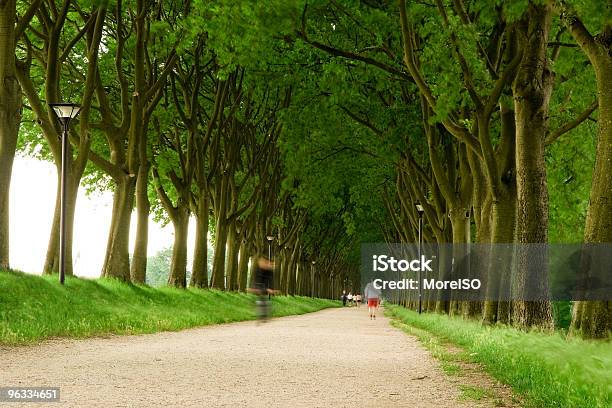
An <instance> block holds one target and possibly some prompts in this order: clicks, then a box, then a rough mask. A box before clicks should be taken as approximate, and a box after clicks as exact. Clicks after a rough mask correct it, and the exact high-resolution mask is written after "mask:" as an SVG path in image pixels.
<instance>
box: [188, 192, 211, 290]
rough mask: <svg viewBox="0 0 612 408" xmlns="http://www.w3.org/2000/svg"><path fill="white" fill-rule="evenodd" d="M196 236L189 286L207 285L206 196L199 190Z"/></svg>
mask: <svg viewBox="0 0 612 408" xmlns="http://www.w3.org/2000/svg"><path fill="white" fill-rule="evenodd" d="M195 218H196V236H195V249H194V252H193V266H192V271H191V281H190V282H189V286H193V287H196V288H207V287H208V197H207V196H206V192H204V191H200V197H199V198H198V208H197V212H196V214H195Z"/></svg>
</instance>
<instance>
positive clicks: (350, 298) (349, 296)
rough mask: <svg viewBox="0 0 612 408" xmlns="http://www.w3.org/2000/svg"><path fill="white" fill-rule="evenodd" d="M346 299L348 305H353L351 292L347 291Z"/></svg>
mask: <svg viewBox="0 0 612 408" xmlns="http://www.w3.org/2000/svg"><path fill="white" fill-rule="evenodd" d="M346 298H347V300H348V304H349V306H352V305H353V294H352V293H351V292H349V294H348V296H347V297H346Z"/></svg>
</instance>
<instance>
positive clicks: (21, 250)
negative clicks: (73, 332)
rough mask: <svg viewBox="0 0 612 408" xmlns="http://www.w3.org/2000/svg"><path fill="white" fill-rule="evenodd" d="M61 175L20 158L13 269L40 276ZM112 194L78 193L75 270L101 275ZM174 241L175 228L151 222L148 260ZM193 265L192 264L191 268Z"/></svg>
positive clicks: (14, 185) (13, 199)
mask: <svg viewBox="0 0 612 408" xmlns="http://www.w3.org/2000/svg"><path fill="white" fill-rule="evenodd" d="M56 187H57V174H56V169H55V166H54V165H53V164H51V163H47V162H43V161H39V160H35V159H31V158H24V157H19V156H17V157H15V164H14V165H13V174H12V180H11V193H10V223H11V225H10V228H11V230H10V234H11V236H10V262H11V267H12V268H13V269H17V270H21V271H24V272H30V273H37V274H39V273H41V271H42V267H43V265H44V262H45V255H46V252H47V244H48V241H49V234H50V229H51V222H52V220H53V210H54V208H55V192H56ZM112 201H113V194H112V192H108V191H107V192H99V193H96V194H95V195H91V196H89V197H88V196H86V195H85V192H84V190H83V188H80V189H79V197H78V200H77V208H76V214H75V231H74V244H73V252H72V253H73V261H74V272H75V274H76V275H78V276H83V277H92V278H95V277H98V276H99V275H100V271H101V269H102V263H103V261H104V253H105V250H106V241H107V238H108V230H109V228H110V219H111V212H112V204H113V202H112ZM135 226H136V219H135V214H134V215H133V216H132V227H131V228H130V235H131V236H130V242H131V243H130V251H132V248H133V245H134V236H135V230H136V227H135ZM189 227H190V230H189V254H191V253H192V251H193V246H194V240H195V239H194V235H195V234H194V225H193V220H192V222H191V223H190V226H189ZM173 240H174V232H173V229H172V226H171V225H167V226H166V227H164V228H162V227H161V226H160V225H159V224H157V223H155V222H153V221H152V220H151V221H150V223H149V247H148V251H149V256H150V255H153V254H155V252H157V251H159V250H160V249H163V248H166V247H169V246H171V245H172V242H173ZM189 266H190V265H189Z"/></svg>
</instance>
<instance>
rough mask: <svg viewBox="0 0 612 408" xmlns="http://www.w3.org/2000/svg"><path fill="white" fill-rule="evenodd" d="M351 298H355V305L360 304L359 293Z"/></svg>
mask: <svg viewBox="0 0 612 408" xmlns="http://www.w3.org/2000/svg"><path fill="white" fill-rule="evenodd" d="M353 299H355V304H357V307H359V306H361V295H360V294H359V293H358V294H356V295H355V296H354V297H353Z"/></svg>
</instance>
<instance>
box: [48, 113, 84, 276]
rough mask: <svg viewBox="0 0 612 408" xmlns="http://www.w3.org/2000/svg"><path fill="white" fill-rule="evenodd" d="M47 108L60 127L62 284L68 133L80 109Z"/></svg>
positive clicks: (60, 256) (68, 169)
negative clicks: (71, 122)
mask: <svg viewBox="0 0 612 408" xmlns="http://www.w3.org/2000/svg"><path fill="white" fill-rule="evenodd" d="M49 106H50V107H51V108H52V109H53V112H55V116H57V119H58V120H59V122H60V124H61V125H62V167H61V177H60V240H59V280H60V283H61V284H62V285H63V284H64V279H65V277H66V202H67V200H66V194H67V191H66V188H67V184H68V171H70V168H69V167H68V154H69V152H68V148H69V146H70V141H69V140H68V131H69V129H70V121H71V120H72V119H74V118H76V117H77V115H78V114H79V112H80V111H81V107H80V106H79V105H76V104H74V103H50V104H49Z"/></svg>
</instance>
